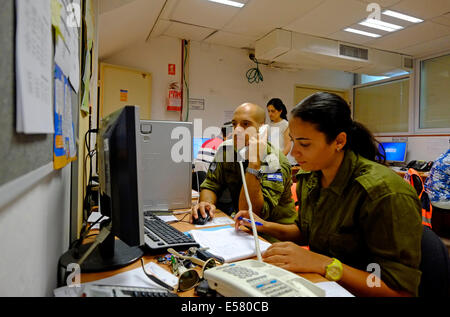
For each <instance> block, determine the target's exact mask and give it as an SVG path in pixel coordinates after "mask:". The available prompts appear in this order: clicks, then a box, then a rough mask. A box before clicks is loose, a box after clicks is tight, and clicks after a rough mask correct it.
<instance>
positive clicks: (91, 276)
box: [81, 211, 328, 297]
mask: <svg viewBox="0 0 450 317" xmlns="http://www.w3.org/2000/svg"><path fill="white" fill-rule="evenodd" d="M183 216H184V215H183V214H182V215H176V217H177V218H178V219H182V218H183ZM215 217H228V216H227V215H226V214H224V213H223V212H221V211H217V212H216V214H215ZM184 220H185V221H189V215H187V216H186V217H185V218H184ZM172 225H173V226H174V227H175V228H176V229H178V230H180V231H182V232H186V231H189V230H192V229H198V228H196V227H195V226H194V225H192V224H190V223H185V222H177V223H173V224H172ZM209 228H210V227H209ZM161 255H164V254H155V255H144V257H143V259H144V262H145V264H147V263H149V262H154V263H157V264H158V265H159V266H161V267H163V268H164V269H165V270H167V271H168V272H171V270H170V267H169V265H166V264H161V263H158V261H157V258H158V257H160V256H161ZM137 268H141V263H140V261H136V262H135V263H133V264H130V265H128V266H126V267H124V268H121V269H118V270H113V271H108V272H101V273H82V274H81V283H86V282H93V281H96V280H100V279H104V278H107V277H111V276H113V275H116V274H119V273H123V272H126V271H129V270H133V269H137ZM196 269H197V270H199V271H200V268H199V267H196ZM299 275H300V276H302V277H304V278H306V279H308V280H310V281H311V282H313V283H317V282H325V281H328V280H327V279H325V278H324V277H323V276H321V275H319V274H315V273H311V274H299ZM178 295H179V296H181V297H194V296H195V290H194V289H191V290H189V291H187V292H179V293H178Z"/></svg>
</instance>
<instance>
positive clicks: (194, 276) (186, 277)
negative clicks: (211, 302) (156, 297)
mask: <svg viewBox="0 0 450 317" xmlns="http://www.w3.org/2000/svg"><path fill="white" fill-rule="evenodd" d="M172 251H173V250H172ZM169 252H170V251H169ZM171 253H172V252H171ZM176 254H178V253H176ZM183 258H185V259H188V260H190V261H192V263H195V264H197V265H199V266H201V267H202V270H201V275H200V274H199V273H198V271H197V270H195V269H193V268H186V267H184V265H182V264H179V265H178V287H177V291H179V292H186V291H188V290H190V289H192V288H194V287H195V286H197V285H198V284H199V283H200V281H201V280H202V279H203V276H204V272H205V271H206V270H208V269H210V268H213V267H215V266H216V261H215V260H214V258H211V259H208V260H207V261H203V260H200V259H197V258H194V257H185V256H183ZM141 266H142V270H143V271H144V274H145V275H146V276H147V277H148V278H149V279H150V280H152V281H153V282H155V283H156V284H158V285H160V286H162V287H164V288H165V289H168V290H169V291H171V292H174V291H175V289H174V288H173V287H172V286H170V285H168V284H167V283H165V282H164V281H162V280H160V279H159V278H158V277H157V276H156V275H154V274H153V273H151V272H147V270H146V269H145V266H144V260H143V259H141Z"/></svg>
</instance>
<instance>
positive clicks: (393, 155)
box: [378, 142, 407, 163]
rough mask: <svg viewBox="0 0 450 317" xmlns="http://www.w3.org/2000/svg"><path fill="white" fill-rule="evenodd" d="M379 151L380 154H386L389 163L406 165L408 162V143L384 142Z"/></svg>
mask: <svg viewBox="0 0 450 317" xmlns="http://www.w3.org/2000/svg"><path fill="white" fill-rule="evenodd" d="M378 149H379V151H380V153H382V154H385V156H386V162H387V163H393V162H399V163H404V162H405V161H406V152H407V151H406V150H407V143H406V142H382V143H380V144H379V146H378ZM383 149H384V150H383Z"/></svg>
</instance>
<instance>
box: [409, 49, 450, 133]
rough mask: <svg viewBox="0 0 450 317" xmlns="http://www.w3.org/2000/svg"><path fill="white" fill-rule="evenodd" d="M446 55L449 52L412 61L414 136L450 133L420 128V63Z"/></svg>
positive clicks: (444, 130)
mask: <svg viewBox="0 0 450 317" xmlns="http://www.w3.org/2000/svg"><path fill="white" fill-rule="evenodd" d="M446 55H450V50H447V51H444V52H441V53H437V54H432V55H427V56H424V57H421V58H418V59H416V60H415V61H414V75H415V76H414V77H415V79H414V93H415V94H414V134H426V135H435V134H448V133H450V127H449V128H420V93H421V89H420V88H421V82H422V78H421V75H422V72H421V70H422V63H423V62H425V61H427V60H430V59H433V58H437V57H443V56H446Z"/></svg>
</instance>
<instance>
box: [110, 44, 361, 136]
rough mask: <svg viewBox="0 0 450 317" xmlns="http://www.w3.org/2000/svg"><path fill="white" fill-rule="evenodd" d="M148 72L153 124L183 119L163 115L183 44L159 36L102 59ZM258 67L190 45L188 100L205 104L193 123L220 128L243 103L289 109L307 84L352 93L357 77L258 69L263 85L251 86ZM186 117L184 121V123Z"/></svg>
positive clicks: (234, 53)
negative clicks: (276, 101) (171, 69)
mask: <svg viewBox="0 0 450 317" xmlns="http://www.w3.org/2000/svg"><path fill="white" fill-rule="evenodd" d="M104 62H106V63H109V64H115V65H121V66H126V67H131V68H137V69H140V70H143V71H147V72H149V73H151V74H152V77H153V90H152V119H153V120H179V118H180V115H179V113H173V112H169V111H166V110H165V95H166V91H167V86H168V84H169V83H170V82H172V81H180V72H181V41H180V40H177V39H174V38H169V37H160V38H155V39H151V41H150V42H149V43H142V44H136V45H133V46H130V47H129V48H128V49H126V50H123V51H121V52H120V53H117V54H115V55H114V56H111V57H110V58H108V59H106V60H104ZM168 64H176V68H177V74H176V76H170V75H168ZM253 67H255V64H254V63H253V62H252V61H251V60H250V59H249V58H248V52H247V51H246V50H241V49H236V48H230V47H225V46H219V45H213V44H205V43H199V42H193V41H192V42H191V44H190V57H189V78H188V82H189V86H190V98H200V99H205V110H204V111H198V110H197V111H190V115H189V121H192V120H193V119H194V118H201V119H203V128H205V127H207V126H219V127H220V126H221V125H222V123H223V121H224V111H226V110H229V111H230V110H233V109H235V108H236V107H237V106H238V105H240V104H242V103H244V102H247V101H248V102H253V103H256V104H259V105H261V106H263V107H265V105H266V103H267V101H269V99H271V98H274V97H278V98H281V99H282V100H283V101H284V103H285V104H286V106H287V107H288V110H289V109H291V108H292V106H293V105H292V103H293V99H294V86H295V85H296V84H309V85H317V86H325V87H330V88H339V89H350V87H351V86H352V84H353V75H352V74H349V73H345V72H339V71H331V70H330V71H327V70H322V71H296V72H290V71H286V70H279V69H271V68H267V67H265V66H260V70H261V72H262V74H263V76H264V81H263V82H262V83H259V84H249V83H248V81H247V78H246V77H245V74H246V72H247V70H249V69H250V68H253ZM185 117H186V116H185V115H183V120H184V119H185Z"/></svg>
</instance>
